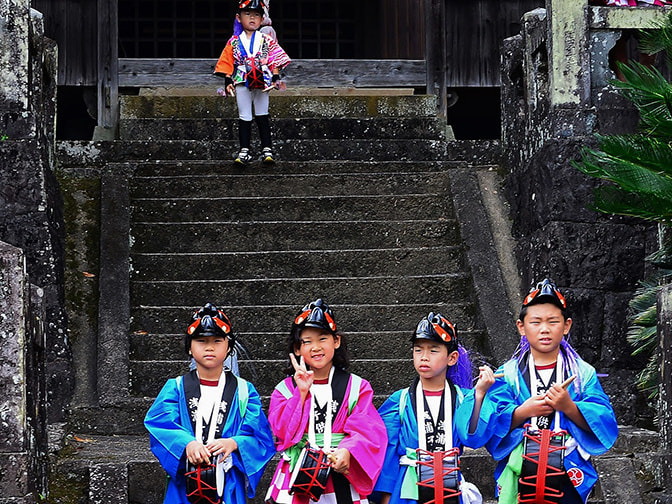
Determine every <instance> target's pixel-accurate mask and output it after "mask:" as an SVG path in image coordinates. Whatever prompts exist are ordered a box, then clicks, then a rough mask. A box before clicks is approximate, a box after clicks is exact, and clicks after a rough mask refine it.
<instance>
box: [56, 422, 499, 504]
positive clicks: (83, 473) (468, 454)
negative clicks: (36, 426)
mask: <svg viewBox="0 0 672 504" xmlns="http://www.w3.org/2000/svg"><path fill="white" fill-rule="evenodd" d="M66 454H67V455H66ZM278 457H279V456H278V455H276V457H275V458H274V459H273V460H272V461H271V462H270V463H269V465H268V467H267V468H266V471H265V472H264V476H263V477H262V480H261V482H260V484H259V486H258V487H257V491H256V495H255V497H254V498H252V499H250V500H249V502H250V504H262V502H263V498H264V495H265V493H266V489H267V488H268V485H269V483H270V479H271V477H272V476H273V471H274V469H275V466H276V464H277V460H278ZM493 464H494V463H493V461H492V458H491V457H490V455H489V454H488V453H487V452H486V451H485V450H484V449H483V448H480V449H478V450H471V449H466V450H465V452H464V453H463V454H462V456H461V457H460V466H461V469H462V473H463V475H464V477H465V479H466V480H467V481H470V482H472V483H474V484H475V485H476V486H477V487H478V488H479V490H480V491H481V493H482V494H483V497H484V502H485V504H488V503H490V502H495V501H494V482H493V481H492V473H493V470H494V465H493ZM165 481H166V474H165V472H164V471H163V469H162V468H161V465H160V464H159V463H158V462H157V461H156V459H155V458H154V456H153V455H152V453H151V451H150V450H149V437H148V436H147V435H146V434H139V435H126V436H104V435H99V434H87V435H81V434H79V433H76V435H75V436H73V437H72V438H70V439H69V440H68V442H67V444H66V445H65V446H64V447H63V449H62V450H61V456H60V457H59V459H58V462H57V464H56V465H55V467H54V470H53V472H52V476H51V479H50V497H52V496H53V497H57V496H59V495H60V496H62V497H65V496H67V498H68V501H67V502H120V495H119V494H120V493H121V494H122V495H125V496H126V499H124V500H123V502H129V503H131V502H137V503H142V504H161V503H162V502H163V496H164V491H165ZM105 482H107V483H111V482H114V484H113V485H110V484H108V485H105V484H104V483H105ZM65 489H67V493H63V494H59V493H58V492H59V490H60V491H61V492H64V491H66V490H65ZM94 493H95V494H96V495H95V496H94V495H93V494H94Z"/></svg>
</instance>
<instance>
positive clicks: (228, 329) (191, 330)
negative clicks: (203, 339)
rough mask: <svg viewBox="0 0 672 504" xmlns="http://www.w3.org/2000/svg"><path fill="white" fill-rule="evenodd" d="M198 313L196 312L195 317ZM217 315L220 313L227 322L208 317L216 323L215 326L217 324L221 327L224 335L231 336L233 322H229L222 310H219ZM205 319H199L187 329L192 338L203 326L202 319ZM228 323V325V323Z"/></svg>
mask: <svg viewBox="0 0 672 504" xmlns="http://www.w3.org/2000/svg"><path fill="white" fill-rule="evenodd" d="M196 313H198V310H197V311H195V312H194V315H195V314H196ZM217 313H219V314H220V315H221V316H222V317H223V318H224V319H226V322H225V321H224V320H222V319H218V318H217V317H212V316H210V315H208V316H209V317H210V318H211V319H212V320H214V321H215V324H217V327H219V328H220V329H221V330H222V331H224V334H229V333H230V332H231V322H230V321H229V317H227V316H226V314H225V313H224V312H223V311H222V310H217ZM202 318H203V317H198V318H197V319H196V320H195V321H194V322H193V323H192V324H191V325H190V326H189V327H188V328H187V334H189V335H190V336H191V335H192V334H194V332H196V329H198V326H199V325H201V319H202ZM227 322H228V323H227Z"/></svg>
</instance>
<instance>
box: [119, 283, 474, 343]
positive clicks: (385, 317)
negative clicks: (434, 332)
mask: <svg viewBox="0 0 672 504" xmlns="http://www.w3.org/2000/svg"><path fill="white" fill-rule="evenodd" d="M228 299H230V296H226V297H225V298H223V299H212V300H210V301H212V302H213V303H215V304H217V306H218V307H219V308H221V309H222V310H224V312H226V314H227V315H228V316H229V318H230V319H231V322H232V324H233V329H234V331H236V332H237V333H238V332H241V333H255V332H256V331H259V328H260V324H263V327H264V330H266V331H278V332H285V331H286V332H285V334H288V333H289V330H290V328H291V325H292V321H293V320H294V317H296V314H297V313H298V311H299V310H300V309H301V308H302V306H303V304H302V303H307V302H309V301H312V300H313V298H312V297H311V296H310V295H309V294H308V293H303V295H302V296H300V297H298V298H297V299H293V300H292V301H291V302H290V303H289V304H285V305H278V304H268V305H258V304H252V305H244V304H242V303H236V304H235V305H232V304H229V303H228V302H227V300H228ZM179 301H183V300H181V299H180V300H179ZM205 301H206V300H202V301H199V303H195V304H192V305H183V304H182V305H177V304H171V305H165V306H160V305H156V304H147V305H145V306H132V307H131V331H132V332H136V333H137V334H139V335H144V334H145V333H147V334H149V335H153V334H184V332H183V331H184V330H185V327H186V326H187V325H188V322H189V320H191V315H192V314H193V312H194V309H195V308H198V307H199V305H202V303H204V302H205ZM326 301H327V302H328V303H329V304H330V306H331V307H332V309H333V310H334V315H335V318H336V322H337V324H338V328H339V330H341V331H343V332H345V333H346V334H348V333H349V332H350V331H362V330H363V328H367V330H370V331H384V332H387V331H399V330H400V328H406V330H408V331H409V335H410V331H412V330H413V329H414V328H415V324H416V323H417V322H418V321H419V320H420V319H421V318H422V317H425V316H427V314H428V313H429V312H430V311H433V312H440V313H442V314H443V315H444V316H446V317H447V318H448V319H450V321H451V322H453V323H454V324H457V327H458V331H468V330H474V329H476V330H480V329H481V327H480V325H478V324H477V319H476V309H475V307H474V305H473V303H471V302H470V301H469V299H468V298H466V297H465V298H460V299H451V300H450V302H446V301H437V300H434V301H432V302H430V303H419V304H410V303H407V302H403V303H402V302H400V303H394V304H381V303H380V302H379V301H375V302H372V303H364V304H351V302H350V300H349V299H346V300H345V303H342V304H339V302H335V301H333V302H332V300H331V299H326ZM297 303H298V304H297ZM368 328H371V329H368ZM252 341H254V340H252Z"/></svg>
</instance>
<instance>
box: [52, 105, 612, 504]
mask: <svg viewBox="0 0 672 504" xmlns="http://www.w3.org/2000/svg"><path fill="white" fill-rule="evenodd" d="M121 110H122V118H121V123H120V124H121V130H120V137H121V140H120V141H117V142H110V143H104V144H101V143H98V144H96V143H88V144H80V145H73V144H69V145H67V146H66V145H63V146H61V148H60V159H61V163H62V164H66V165H71V166H72V165H74V164H76V162H75V160H74V159H75V157H77V156H79V158H78V159H84V160H85V161H84V162H86V163H90V164H98V165H104V164H106V163H111V162H114V163H117V165H118V166H117V168H120V169H121V171H124V172H125V173H127V174H128V186H127V189H125V190H126V193H127V194H126V197H127V198H128V202H129V205H130V211H129V214H128V239H129V242H130V244H131V245H130V249H129V254H128V255H129V257H128V260H129V264H130V277H129V278H128V283H127V285H128V290H129V293H130V296H129V300H130V301H129V306H128V307H127V310H128V313H129V314H130V331H129V332H130V334H128V333H123V334H119V335H118V338H119V341H118V346H117V347H118V348H121V349H123V354H121V355H120V356H119V357H120V358H119V361H118V362H119V366H118V370H119V373H120V374H119V375H115V376H113V377H111V378H109V377H108V379H111V380H113V381H114V380H117V381H118V382H119V383H117V385H118V388H119V389H120V390H121V393H120V394H118V395H117V396H116V398H115V399H114V400H109V399H108V400H106V401H104V404H102V403H101V405H100V406H99V407H77V406H76V405H75V408H73V411H72V413H71V415H70V422H69V425H68V429H69V430H70V431H71V432H72V433H74V435H72V436H70V437H69V438H68V442H67V443H66V445H65V446H64V447H63V449H61V451H60V453H59V456H58V459H57V463H56V464H55V468H54V471H53V473H52V478H51V501H52V502H58V503H63V504H65V503H70V502H81V503H84V502H87V503H97V502H101V503H102V502H106V503H124V504H125V503H138V504H154V503H159V502H161V501H162V496H163V488H164V487H163V484H164V481H165V475H164V473H163V471H162V470H161V468H160V466H159V465H158V463H156V462H155V461H154V459H153V457H152V455H151V453H150V452H149V449H148V441H147V437H146V434H145V431H144V428H143V426H142V418H143V417H144V414H145V412H146V410H147V408H148V407H149V405H150V404H151V401H152V398H153V397H154V396H155V395H156V394H157V392H158V391H159V389H160V387H161V386H162V385H163V383H165V381H166V379H168V378H171V377H174V376H177V375H180V374H183V373H184V372H186V370H187V369H188V362H187V358H186V355H185V354H184V349H183V343H182V338H183V331H184V329H185V327H186V325H187V322H188V320H189V318H190V314H191V312H192V310H193V309H194V308H195V307H198V306H201V305H203V304H204V303H205V302H207V301H211V302H213V303H215V304H217V305H218V306H220V307H221V308H223V309H224V311H226V313H227V314H228V315H229V316H230V318H231V320H232V323H233V328H234V331H235V332H236V334H237V336H238V337H239V340H240V341H241V342H242V343H243V345H244V346H245V348H246V350H247V353H246V354H244V355H241V356H240V369H241V375H242V376H244V377H245V378H248V379H250V380H251V381H252V382H253V383H254V384H255V386H256V387H257V389H258V390H259V392H260V394H261V395H262V398H263V400H264V403H265V405H267V403H268V397H269V395H270V393H271V391H272V389H273V387H274V386H275V384H276V383H277V382H278V381H280V380H281V379H282V378H283V377H284V374H283V368H284V367H285V365H286V355H285V338H286V335H287V333H288V331H289V328H290V326H291V321H292V319H293V317H294V315H295V313H296V312H297V311H298V309H299V308H301V306H302V305H303V304H304V303H306V302H308V301H310V300H313V299H315V298H317V297H322V298H323V299H325V300H326V301H327V302H328V303H329V304H330V305H332V307H333V308H334V311H335V316H336V321H337V323H338V325H339V329H341V330H342V331H344V332H345V334H346V335H347V338H348V344H349V348H350V352H351V356H352V359H353V363H352V366H351V370H352V371H353V372H355V373H358V374H360V375H362V376H363V377H365V378H366V379H368V380H369V381H370V382H371V383H372V386H373V388H374V391H375V392H376V402H377V403H378V404H380V403H381V402H382V401H383V400H384V398H385V397H387V396H388V395H389V394H390V393H391V392H393V391H394V390H396V389H398V388H401V387H403V386H406V385H407V384H408V383H410V381H411V380H412V378H413V375H414V371H413V366H412V364H411V362H410V360H409V357H410V352H409V344H408V337H409V335H410V333H411V331H412V330H413V329H414V327H415V324H416V323H417V321H418V320H419V319H420V318H421V317H422V316H424V315H426V314H427V313H428V312H429V311H430V310H434V311H437V310H438V311H440V312H441V313H443V314H444V315H446V316H447V317H449V318H450V319H451V321H453V322H454V323H455V324H456V326H457V327H458V331H459V334H460V336H461V338H462V341H463V343H464V344H465V345H466V346H467V347H469V348H471V349H475V350H477V351H479V352H480V353H482V354H483V355H484V356H485V357H486V358H488V357H491V356H492V348H491V346H490V344H489V342H488V339H487V331H486V324H484V321H483V315H482V313H481V310H480V309H479V305H478V303H477V296H476V291H477V289H475V286H474V276H473V275H472V268H471V267H470V264H469V260H468V257H467V250H466V249H467V247H465V244H464V243H465V242H464V240H463V237H462V235H461V226H460V223H459V222H458V219H457V216H456V213H455V207H454V204H453V199H452V196H451V194H452V193H453V192H454V189H455V183H456V182H455V180H456V179H455V178H454V177H453V173H455V172H457V171H461V172H462V173H464V172H465V170H477V169H479V168H482V167H483V166H484V165H489V164H491V163H492V162H493V160H494V159H496V155H497V154H496V152H493V150H492V149H490V150H489V149H488V148H487V146H486V147H485V148H484V147H483V146H482V145H480V146H479V145H477V144H476V143H471V142H455V141H449V139H448V138H447V135H446V125H445V123H443V122H442V121H440V120H438V119H437V118H436V117H435V115H434V101H433V98H431V97H426V96H412V95H409V96H330V97H315V96H310V97H301V98H299V97H296V96H283V95H275V96H273V97H272V99H271V116H272V118H273V119H272V124H273V128H274V142H275V147H276V151H277V154H278V158H279V159H280V160H281V161H280V162H278V163H277V164H276V165H274V166H270V167H269V166H262V165H261V164H260V163H255V164H253V165H251V166H249V167H247V168H245V169H241V168H238V167H236V166H234V165H233V164H232V162H231V161H230V160H231V159H232V155H233V153H234V152H235V151H236V149H237V140H236V139H237V133H236V127H237V119H236V117H237V115H236V109H235V103H234V102H233V100H230V99H225V98H222V97H218V96H182V97H179V96H124V97H123V98H122V106H121ZM254 132H255V130H254V129H253V138H255V135H254ZM74 151H79V154H78V155H77V156H75V155H74V154H73V153H74ZM82 153H83V154H82ZM80 162H81V161H80ZM105 218H106V216H105V215H103V216H102V219H103V220H105ZM122 238H123V237H122ZM120 241H123V239H122V240H120ZM122 269H123V268H122ZM127 270H128V269H127ZM112 301H114V300H112ZM101 302H102V301H101ZM99 381H100V378H99ZM126 382H127V383H128V386H127V387H126ZM99 388H100V383H99ZM493 468H494V464H493V462H492V460H491V459H490V457H489V456H488V455H487V453H486V452H484V450H476V451H469V452H467V453H466V454H465V456H464V457H463V469H464V472H465V475H466V477H467V478H468V479H469V480H470V481H473V482H474V483H476V484H477V485H478V486H479V488H480V489H481V491H482V492H483V494H484V497H485V498H486V499H493V498H494V497H493V496H494V488H493V482H492V472H493ZM270 472H271V470H270V469H269V470H268V471H267V478H268V477H270V474H268V473H270ZM266 488H267V483H266V482H265V481H262V484H261V485H260V488H259V490H258V494H260V495H258V496H257V498H255V502H261V499H262V498H263V494H264V492H265V489H266ZM597 494H598V495H597V499H598V500H595V502H602V500H601V497H600V495H599V492H597Z"/></svg>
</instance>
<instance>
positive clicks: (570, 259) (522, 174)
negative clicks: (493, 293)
mask: <svg viewBox="0 0 672 504" xmlns="http://www.w3.org/2000/svg"><path fill="white" fill-rule="evenodd" d="M548 25H549V20H548V19H547V17H546V11H545V10H544V9H537V10H536V11H533V12H531V13H527V14H526V15H525V17H524V19H523V23H522V30H521V34H520V35H519V36H517V37H513V38H511V39H507V41H505V44H504V46H503V70H502V98H503V99H502V124H503V125H505V126H504V130H503V147H504V155H503V160H504V161H503V165H504V169H505V170H506V173H505V176H506V195H507V199H508V201H509V203H510V205H511V218H512V221H513V227H512V230H513V234H514V238H515V239H516V240H517V251H516V256H517V259H518V267H519V271H520V274H521V277H522V284H523V286H527V287H531V286H532V285H533V284H534V283H535V282H537V281H539V280H541V279H543V278H544V277H546V276H549V277H551V278H553V279H554V280H555V282H556V283H557V285H558V287H559V288H560V289H561V290H562V292H563V293H564V294H565V296H566V297H567V299H568V303H569V308H570V310H569V311H570V315H571V317H572V318H573V320H574V325H573V327H572V339H571V341H572V344H573V345H574V346H575V348H576V349H577V351H578V352H579V353H580V354H581V356H582V357H583V358H584V359H585V360H587V361H588V362H590V363H591V364H593V365H594V366H595V367H596V368H597V371H598V373H602V374H605V375H606V376H604V377H603V378H602V380H601V381H602V384H603V386H604V388H605V390H606V391H607V393H608V394H609V396H610V397H611V399H612V402H613V404H614V408H615V409H616V412H617V418H618V421H619V423H621V424H637V425H642V426H647V427H653V423H652V419H653V416H654V415H653V414H652V411H651V410H650V409H649V408H648V407H647V405H646V400H645V398H644V397H643V396H642V395H641V394H640V393H639V392H638V391H637V390H636V388H635V386H634V384H633V382H634V379H635V376H636V373H637V371H638V370H639V369H641V368H642V367H643V365H644V362H643V361H642V360H641V359H635V358H633V357H631V356H630V353H631V348H630V347H629V346H628V343H627V341H626V334H627V330H628V322H627V318H626V315H627V311H628V302H629V300H630V299H631V297H632V295H633V293H634V291H635V289H636V288H637V286H638V281H639V280H641V279H643V278H644V277H645V276H646V271H645V268H646V265H645V261H644V259H645V257H646V256H647V255H648V254H649V253H650V252H652V251H653V249H654V247H655V243H656V231H655V229H654V228H653V227H652V226H651V225H648V224H646V223H644V222H643V221H640V220H635V219H629V218H623V217H615V216H607V215H604V214H600V213H597V212H595V211H593V210H591V209H590V208H588V206H589V205H590V204H591V202H592V201H593V196H592V191H593V188H595V187H596V185H597V184H598V182H597V181H596V180H595V179H592V178H590V177H587V176H585V175H583V174H582V173H580V172H579V171H578V170H576V169H575V168H573V167H572V166H571V161H572V160H577V159H579V158H580V155H581V150H582V148H584V147H585V146H590V145H594V143H595V139H594V135H593V133H594V132H597V131H601V132H604V133H614V132H621V133H622V132H627V128H628V127H630V128H631V127H632V125H633V124H635V123H636V116H634V117H633V115H632V114H633V111H632V108H630V109H628V108H627V106H625V105H623V102H622V99H620V97H618V96H617V95H616V94H615V93H614V92H613V91H609V90H608V89H603V90H602V92H600V93H597V92H594V93H592V96H593V97H597V96H599V97H600V100H601V102H600V103H596V102H590V101H582V102H581V103H577V104H576V105H572V106H570V105H567V104H565V103H563V104H560V105H554V103H553V101H552V99H551V95H552V93H551V91H550V85H549V83H550V82H551V81H552V77H551V76H550V75H549V66H550V65H552V62H553V58H554V56H553V55H552V54H551V50H552V49H551V48H550V47H549V44H547V39H548ZM590 56H591V58H592V60H593V63H595V61H596V60H597V59H598V58H603V57H604V58H606V56H607V53H606V52H603V53H602V54H596V53H593V54H591V55H590ZM591 58H589V61H588V64H590V59H591ZM583 59H585V58H583ZM584 70H585V71H586V72H588V74H590V70H589V69H584ZM602 85H605V84H604V83H602ZM618 104H620V106H619V109H618V110H619V112H620V113H619V114H618V116H616V115H615V114H610V113H609V111H610V109H611V107H614V106H616V105H618Z"/></svg>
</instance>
